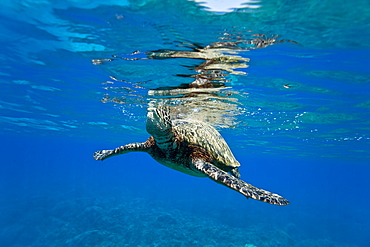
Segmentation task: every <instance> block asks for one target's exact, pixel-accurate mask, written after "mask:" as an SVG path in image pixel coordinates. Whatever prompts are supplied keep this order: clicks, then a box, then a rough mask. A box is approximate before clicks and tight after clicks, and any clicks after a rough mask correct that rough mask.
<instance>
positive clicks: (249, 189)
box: [193, 159, 289, 205]
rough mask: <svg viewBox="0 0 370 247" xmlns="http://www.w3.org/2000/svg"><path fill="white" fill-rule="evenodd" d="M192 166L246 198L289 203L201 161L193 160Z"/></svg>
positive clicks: (280, 203) (283, 203)
mask: <svg viewBox="0 0 370 247" xmlns="http://www.w3.org/2000/svg"><path fill="white" fill-rule="evenodd" d="M193 165H194V167H195V168H196V169H198V170H199V171H201V172H203V173H205V174H206V175H208V176H209V178H211V179H212V180H214V181H216V182H217V183H220V184H223V185H225V186H227V187H229V188H231V189H233V190H236V191H238V192H239V193H241V194H243V195H244V196H246V197H247V198H253V199H256V200H259V201H263V202H267V203H270V204H276V205H288V204H289V201H288V200H286V199H285V198H283V197H281V196H280V195H278V194H274V193H271V192H268V191H266V190H263V189H259V188H256V187H254V186H252V185H250V184H248V183H246V182H244V181H242V180H240V179H238V178H236V177H234V176H232V175H230V174H229V173H227V172H225V171H223V170H221V169H220V168H218V167H216V166H214V165H212V164H211V163H208V162H205V161H203V160H201V159H195V160H194V161H193Z"/></svg>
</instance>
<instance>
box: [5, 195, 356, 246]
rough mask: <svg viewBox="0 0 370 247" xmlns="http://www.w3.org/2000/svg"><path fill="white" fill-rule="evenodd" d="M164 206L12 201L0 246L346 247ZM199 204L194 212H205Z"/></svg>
mask: <svg viewBox="0 0 370 247" xmlns="http://www.w3.org/2000/svg"><path fill="white" fill-rule="evenodd" d="M111 192H112V191H111ZM167 203H168V202H162V201H155V200H151V199H149V198H145V197H140V196H136V197H135V196H133V195H132V193H128V192H127V191H126V192H125V191H122V190H119V191H118V190H117V191H116V193H110V194H108V195H107V194H106V195H103V194H98V195H91V194H90V195H87V194H80V195H79V193H78V192H76V191H71V192H69V193H65V194H60V195H58V196H50V195H49V196H47V195H38V196H33V197H32V198H27V199H23V200H14V201H13V202H12V203H11V204H7V205H4V204H3V205H2V206H1V211H2V212H4V214H2V216H1V218H2V219H1V223H0V224H1V228H0V229H1V230H0V241H1V243H2V246H9V247H26V246H27V247H53V246H67V247H72V246H73V247H85V246H86V247H92V246H99V247H118V246H120V247H123V246H142V247H143V246H207V247H216V246H223V247H225V246H230V247H234V246H235V247H236V246H238V247H254V246H256V247H267V246H271V247H273V246H294V247H330V246H349V245H342V244H340V243H337V242H333V241H332V240H330V239H310V238H307V236H305V234H306V233H304V232H302V231H299V230H298V229H297V227H296V226H295V224H293V223H289V224H287V225H283V226H281V227H279V228H278V227H277V226H276V225H269V224H268V219H261V220H259V219H258V218H259V217H261V215H260V213H255V212H253V211H252V212H251V215H250V217H249V218H250V219H249V220H250V221H251V222H245V224H242V225H241V224H232V223H231V222H232V221H233V220H232V219H228V217H229V216H228V212H222V210H218V211H211V210H212V209H211V208H212V207H211V206H209V207H208V208H202V209H201V210H197V213H192V212H191V210H186V206H184V205H179V204H175V205H169V204H167ZM203 203H204V202H200V205H199V206H200V207H202V205H203V207H206V206H205V205H204V204H203ZM213 210H214V209H213ZM207 212H208V213H207ZM232 213H233V214H234V213H237V212H232ZM234 217H235V216H234Z"/></svg>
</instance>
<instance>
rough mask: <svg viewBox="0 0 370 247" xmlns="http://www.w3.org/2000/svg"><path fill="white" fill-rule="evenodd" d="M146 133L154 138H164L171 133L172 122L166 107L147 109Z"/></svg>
mask: <svg viewBox="0 0 370 247" xmlns="http://www.w3.org/2000/svg"><path fill="white" fill-rule="evenodd" d="M146 131H148V133H149V134H151V135H152V136H153V137H154V138H158V137H165V136H167V135H169V134H170V133H171V132H172V122H171V118H170V111H169V108H168V107H165V106H161V107H158V108H148V114H147V119H146Z"/></svg>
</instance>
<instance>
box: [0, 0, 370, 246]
mask: <svg viewBox="0 0 370 247" xmlns="http://www.w3.org/2000/svg"><path fill="white" fill-rule="evenodd" d="M298 2H302V1H282V0H281V1H279V0H273V1H261V2H259V3H252V4H251V5H252V6H251V7H246V5H244V7H239V8H237V9H233V10H227V8H226V9H221V10H220V9H216V10H217V11H213V9H212V8H209V7H208V8H206V7H204V6H202V5H201V4H199V3H196V2H193V1H184V0H175V1H162V0H152V1H146V0H143V1H118V0H116V1H114V0H112V1H72V0H67V1H49V0H45V1H29V0H17V1H10V0H5V1H4V0H3V1H2V2H1V4H0V44H1V46H0V49H1V53H0V89H1V90H0V112H1V114H0V126H1V132H0V135H1V142H0V147H1V152H0V153H1V155H0V246H4V247H8V246H9V247H10V246H12V247H25V246H31V247H43V246H45V247H46V246H47V247H50V246H73V247H82V246H89V247H90V246H106V247H113V246H208V247H211V246H231V247H233V246H241V247H252V246H257V247H265V246H296V247H306V246H307V247H311V246H312V247H313V246H315V247H316V246H317V247H324V246H325V247H326V246H346V247H349V246H350V247H359V246H369V243H370V237H369V234H368V232H369V229H370V224H369V222H370V214H369V210H368V205H369V203H370V197H369V192H368V188H369V186H370V180H369V178H368V174H370V166H369V165H370V162H369V160H370V128H369V126H370V100H369V99H370V72H369V65H368V64H369V63H368V57H369V55H370V49H369V48H370V43H369V42H368V37H369V35H370V24H369V23H370V4H369V2H368V1H365V0H364V1H361V0H355V1H350V2H343V1H335V0H326V1H325V0H320V1H316V0H310V1H304V3H298ZM253 34H265V35H266V37H272V35H280V36H281V37H279V38H278V39H277V40H280V41H282V40H290V41H294V42H278V43H274V44H272V45H269V46H266V47H264V48H260V49H250V47H249V48H248V47H246V46H245V47H240V49H239V50H237V52H236V53H237V54H231V51H227V52H226V53H228V54H231V55H237V56H241V57H243V58H250V61H249V62H245V63H244V64H245V65H248V66H249V67H247V68H241V67H239V68H236V69H233V70H231V71H223V72H224V73H225V74H226V78H225V80H224V85H223V87H220V88H218V89H217V90H218V91H217V92H216V93H214V94H205V95H206V97H205V98H202V97H200V96H199V95H200V94H198V97H196V96H197V94H195V96H194V95H193V96H191V97H188V96H189V95H185V94H179V95H177V96H173V97H170V96H168V95H167V96H155V95H152V94H151V92H153V90H154V92H159V91H158V89H163V88H164V89H174V88H179V85H186V84H189V83H191V82H192V81H193V80H194V77H189V76H185V77H184V76H179V75H193V76H194V75H196V74H197V73H196V72H195V70H194V67H196V66H199V65H200V64H201V63H203V62H204V61H203V60H202V59H193V58H187V57H182V58H171V59H143V58H146V54H148V52H151V51H157V50H160V49H167V50H176V51H179V50H181V51H190V50H191V48H187V47H180V46H179V45H184V44H187V46H190V45H189V44H197V45H199V46H202V47H205V46H207V45H209V44H211V43H212V42H217V41H225V40H226V41H228V40H229V39H225V38H228V37H230V38H231V41H237V40H239V41H240V40H242V41H245V40H251V39H253V38H255V37H256V36H253ZM297 43H298V44H297ZM242 44H245V43H242ZM134 51H140V52H141V53H139V54H136V55H129V54H131V53H132V52H134ZM113 56H118V57H125V58H140V59H139V60H134V61H130V60H124V59H116V58H114V57H113ZM99 59H111V60H112V61H103V62H102V63H101V64H94V63H93V62H92V61H93V60H94V61H95V60H99ZM99 61H102V60H99ZM238 72H239V73H238ZM156 90H157V91H156ZM185 96H187V97H185ZM202 96H204V95H202ZM163 101H165V102H167V103H168V102H169V104H171V105H173V107H174V108H176V107H178V108H179V109H180V107H183V109H184V111H185V110H186V114H190V115H191V116H193V117H194V118H196V117H198V118H200V117H202V118H204V119H202V120H204V121H207V122H209V123H210V124H212V125H213V126H215V127H216V128H217V129H218V130H219V131H220V132H221V134H222V135H223V136H224V137H225V139H226V141H227V142H228V144H229V145H230V148H231V149H232V150H233V153H234V154H235V156H236V158H237V159H238V160H239V162H240V163H241V164H242V166H241V169H240V171H241V174H242V178H243V179H244V180H245V181H247V182H250V183H251V184H253V185H255V186H258V187H261V188H264V189H267V190H270V191H273V192H275V193H279V194H281V195H283V196H284V197H285V198H287V199H288V200H289V201H290V202H291V204H290V205H288V206H275V205H270V204H267V203H263V202H259V201H256V200H253V199H248V200H247V199H246V198H245V197H243V196H242V195H240V194H238V193H237V192H235V191H232V190H230V189H228V188H226V187H223V186H221V185H219V184H217V183H214V182H212V181H211V180H210V179H206V178H197V177H191V176H188V175H185V174H182V173H180V172H177V171H175V170H171V169H169V168H167V167H164V166H162V165H160V164H158V163H156V162H155V161H154V160H153V159H152V158H151V157H150V156H149V155H147V154H145V153H130V154H126V155H124V156H118V157H114V158H111V159H107V160H105V161H104V162H98V161H95V160H94V159H93V158H92V154H93V152H94V151H96V150H100V149H110V148H115V147H118V146H120V145H123V144H127V143H130V142H140V141H145V140H146V139H147V138H148V136H149V135H148V134H147V133H146V131H145V119H146V111H147V108H148V105H150V104H152V103H153V102H163ZM199 102H200V103H199ZM204 102H206V103H204ZM195 103H199V104H200V105H199V104H198V105H197V107H195V106H194V105H195ZM176 109H177V108H176ZM198 110H199V111H200V113H201V114H198V115H197V111H198ZM207 111H209V112H210V113H209V114H210V115H207V114H205V113H207ZM184 114H185V113H184Z"/></svg>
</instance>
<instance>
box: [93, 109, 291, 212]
mask: <svg viewBox="0 0 370 247" xmlns="http://www.w3.org/2000/svg"><path fill="white" fill-rule="evenodd" d="M146 129H147V131H148V133H149V134H151V135H152V136H151V137H149V139H148V140H146V141H145V142H142V143H130V144H127V145H124V146H120V147H118V148H116V149H113V150H101V151H97V152H95V153H94V158H95V159H96V160H104V159H106V158H109V157H112V156H115V155H119V154H125V153H129V152H135V151H139V152H147V153H148V154H150V155H151V156H152V157H153V158H154V159H155V160H156V161H158V162H159V163H161V164H163V165H165V166H167V167H170V168H172V169H175V170H178V171H181V172H183V173H186V174H189V175H193V176H198V177H209V178H210V179H212V180H214V181H215V182H217V183H220V184H223V185H225V186H227V187H229V188H231V189H233V190H236V191H238V192H239V193H241V194H243V195H244V196H246V197H247V198H253V199H256V200H260V201H263V202H267V203H270V204H277V205H287V204H289V201H288V200H286V199H284V198H283V197H281V196H280V195H278V194H274V193H271V192H268V191H265V190H263V189H259V188H256V187H254V186H252V185H250V184H248V183H246V182H244V181H242V180H240V174H239V171H238V167H239V166H240V163H239V162H238V161H237V160H236V159H235V157H234V155H233V153H232V152H231V150H230V148H229V146H228V145H227V144H226V142H225V140H224V138H223V137H222V136H221V135H220V133H219V132H218V131H217V130H216V129H215V128H213V127H212V126H211V125H209V124H207V123H205V122H201V121H197V120H191V119H186V120H183V119H181V120H180V119H178V120H171V118H170V112H169V108H168V107H163V106H161V107H157V108H149V109H148V114H147V122H146Z"/></svg>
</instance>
